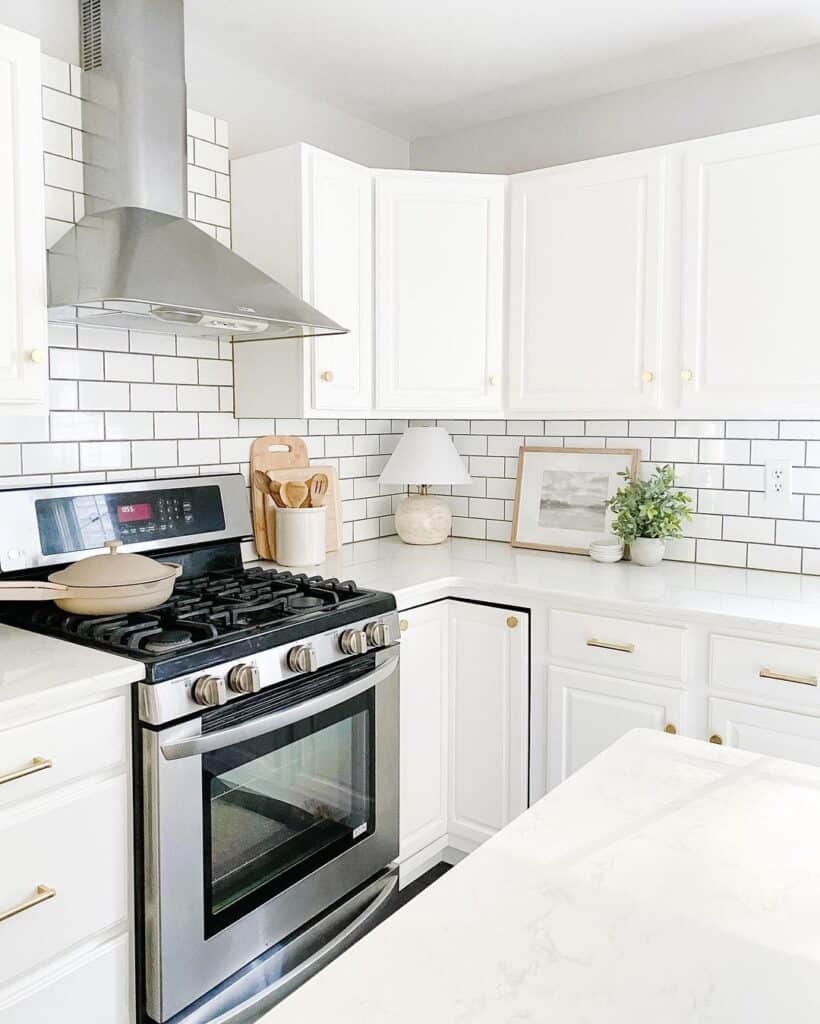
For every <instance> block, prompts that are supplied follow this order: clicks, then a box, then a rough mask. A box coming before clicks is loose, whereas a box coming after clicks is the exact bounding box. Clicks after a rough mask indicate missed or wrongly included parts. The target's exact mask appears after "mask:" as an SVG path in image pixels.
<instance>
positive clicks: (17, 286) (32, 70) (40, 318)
mask: <svg viewBox="0 0 820 1024" xmlns="http://www.w3.org/2000/svg"><path fill="white" fill-rule="evenodd" d="M41 117H42V114H41V106H40V48H39V44H38V42H37V40H36V39H34V38H33V37H31V36H27V35H23V34H22V33H21V32H15V31H14V30H12V29H8V28H5V27H4V26H2V25H0V139H2V145H0V403H3V404H8V405H9V406H11V407H12V408H13V407H26V408H29V407H31V408H32V409H37V408H44V407H45V389H46V385H47V372H48V360H47V355H48V340H47V334H46V308H45V275H44V258H43V170H42V168H43V152H42V129H41Z"/></svg>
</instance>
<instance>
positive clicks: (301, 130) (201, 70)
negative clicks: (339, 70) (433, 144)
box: [186, 45, 410, 167]
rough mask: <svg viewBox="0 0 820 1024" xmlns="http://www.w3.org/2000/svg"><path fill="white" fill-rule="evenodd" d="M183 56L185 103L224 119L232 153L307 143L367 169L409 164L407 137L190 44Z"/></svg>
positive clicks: (236, 155)
mask: <svg viewBox="0 0 820 1024" xmlns="http://www.w3.org/2000/svg"><path fill="white" fill-rule="evenodd" d="M186 60H187V68H188V70H187V78H188V105H189V106H190V107H194V108H196V109H197V110H209V111H212V112H213V113H214V114H216V116H217V117H221V118H222V119H223V120H225V121H227V122H228V124H229V125H230V128H231V156H232V157H239V156H247V155H248V154H250V153H263V152H265V150H268V149H273V148H275V147H277V146H288V145H290V144H291V143H293V142H309V143H311V144H312V145H314V146H318V147H319V148H320V149H326V150H329V151H330V152H331V153H336V154H338V155H339V156H343V157H347V158H348V159H349V160H355V161H357V162H358V163H362V164H366V165H367V166H370V167H407V166H408V165H409V158H410V145H409V142H408V141H407V140H406V139H401V138H399V137H398V136H396V135H391V134H390V133H389V132H386V131H383V130H382V129H381V128H376V127H375V126H374V125H371V124H368V123H367V122H365V121H361V120H360V119H359V118H357V117H353V116H352V115H350V114H347V113H345V112H344V111H342V110H339V109H337V108H336V107H333V106H331V105H330V104H328V103H324V102H323V101H322V100H318V99H314V98H313V97H311V96H307V95H305V94H304V93H299V92H295V91H294V90H292V89H289V88H288V87H287V86H285V85H282V84H280V83H278V82H274V81H273V80H272V79H271V78H268V77H267V76H266V75H263V74H261V73H260V72H258V71H256V70H254V69H253V68H249V67H245V66H244V65H242V64H239V63H236V62H234V61H233V60H230V59H228V58H226V57H225V56H223V55H219V54H213V53H210V52H207V51H205V50H203V49H202V48H200V47H196V46H194V45H189V46H188V52H187V57H186Z"/></svg>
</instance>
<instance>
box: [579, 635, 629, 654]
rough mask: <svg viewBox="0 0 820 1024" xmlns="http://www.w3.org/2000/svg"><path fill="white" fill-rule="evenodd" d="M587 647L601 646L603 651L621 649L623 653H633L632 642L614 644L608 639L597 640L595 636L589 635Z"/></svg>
mask: <svg viewBox="0 0 820 1024" xmlns="http://www.w3.org/2000/svg"><path fill="white" fill-rule="evenodd" d="M587 647H603V649H604V650H605V651H622V652H623V653H624V654H634V653H635V645H634V644H616V643H612V642H610V641H609V640H599V639H598V638H597V637H595V636H591V637H590V638H589V640H587Z"/></svg>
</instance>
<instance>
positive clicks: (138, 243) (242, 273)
mask: <svg viewBox="0 0 820 1024" xmlns="http://www.w3.org/2000/svg"><path fill="white" fill-rule="evenodd" d="M182 3H183V0H80V31H81V52H82V62H83V69H84V76H83V99H84V100H85V102H84V104H83V106H84V122H83V128H84V130H85V135H84V159H85V161H86V192H87V193H88V199H87V209H88V210H89V212H88V213H87V215H86V216H85V217H83V219H82V220H81V221H79V223H78V224H77V225H76V226H75V227H73V228H72V229H70V230H69V231H68V232H67V234H65V235H63V237H62V238H60V240H59V241H58V242H56V243H55V244H54V245H53V246H52V247H51V248H50V249H49V251H48V296H49V319H50V320H51V321H53V322H58V323H65V322H69V323H82V324H89V325H91V324H93V325H99V326H105V327H118V328H126V329H129V330H138V331H149V332H160V333H163V334H166V333H173V334H183V335H189V336H197V337H223V338H226V337H230V338H232V340H233V341H235V342H237V341H261V340H264V339H274V338H299V337H305V338H306V337H312V336H315V335H322V334H344V333H346V329H345V328H344V327H341V326H340V325H339V324H337V323H335V322H334V321H333V320H331V319H329V318H328V317H326V316H324V315H323V314H322V313H320V312H319V311H318V310H316V309H314V308H313V307H312V306H310V305H308V303H306V302H303V301H302V300H301V299H299V298H297V296H295V295H293V294H292V293H291V292H290V291H288V289H287V288H285V287H283V286H282V285H280V284H279V283H278V282H276V281H274V280H273V279H272V278H270V277H268V276H267V274H264V273H262V271H261V270H258V269H257V268H256V267H254V266H253V265H252V264H250V263H248V261H247V260H244V259H242V258H241V257H240V256H237V255H236V253H233V252H231V251H230V250H229V249H227V248H226V247H225V246H224V245H222V244H221V243H220V242H217V241H216V239H214V238H211V237H210V236H209V235H207V234H205V232H204V231H202V230H200V229H199V228H198V227H196V226H195V225H193V224H191V223H190V222H189V221H188V220H187V219H186V213H187V204H188V188H187V160H188V157H187V143H186V117H187V114H186V90H185V44H184V36H183V9H182Z"/></svg>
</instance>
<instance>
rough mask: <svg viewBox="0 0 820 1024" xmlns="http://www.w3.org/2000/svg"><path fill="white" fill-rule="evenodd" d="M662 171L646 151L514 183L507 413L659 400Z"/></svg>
mask: <svg viewBox="0 0 820 1024" xmlns="http://www.w3.org/2000/svg"><path fill="white" fill-rule="evenodd" d="M665 177H666V156H665V154H664V153H662V152H658V151H649V152H644V153H632V154H627V155H625V156H615V157H607V158H605V159H600V160H592V161H588V162H585V163H581V164H575V165H569V166H564V167H557V168H553V169H550V170H545V171H535V172H532V173H528V174H518V175H515V176H514V177H513V178H512V179H511V184H510V200H511V211H510V289H509V347H510V350H509V361H510V380H509V387H508V404H509V408H510V409H512V410H515V411H518V412H533V413H536V412H537V413H542V412H543V413H551V412H571V413H573V414H575V413H580V412H589V413H598V412H613V411H621V412H624V413H630V412H641V411H643V410H651V409H653V408H655V407H656V406H657V404H658V401H659V398H658V396H659V380H660V373H661V362H660V345H661V332H662V326H663V312H664V311H663V301H662V299H663V292H664V288H663V273H662V268H663V263H664V249H665V246H666V241H665V237H666V236H665V231H664V222H665V218H664V203H665Z"/></svg>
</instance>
